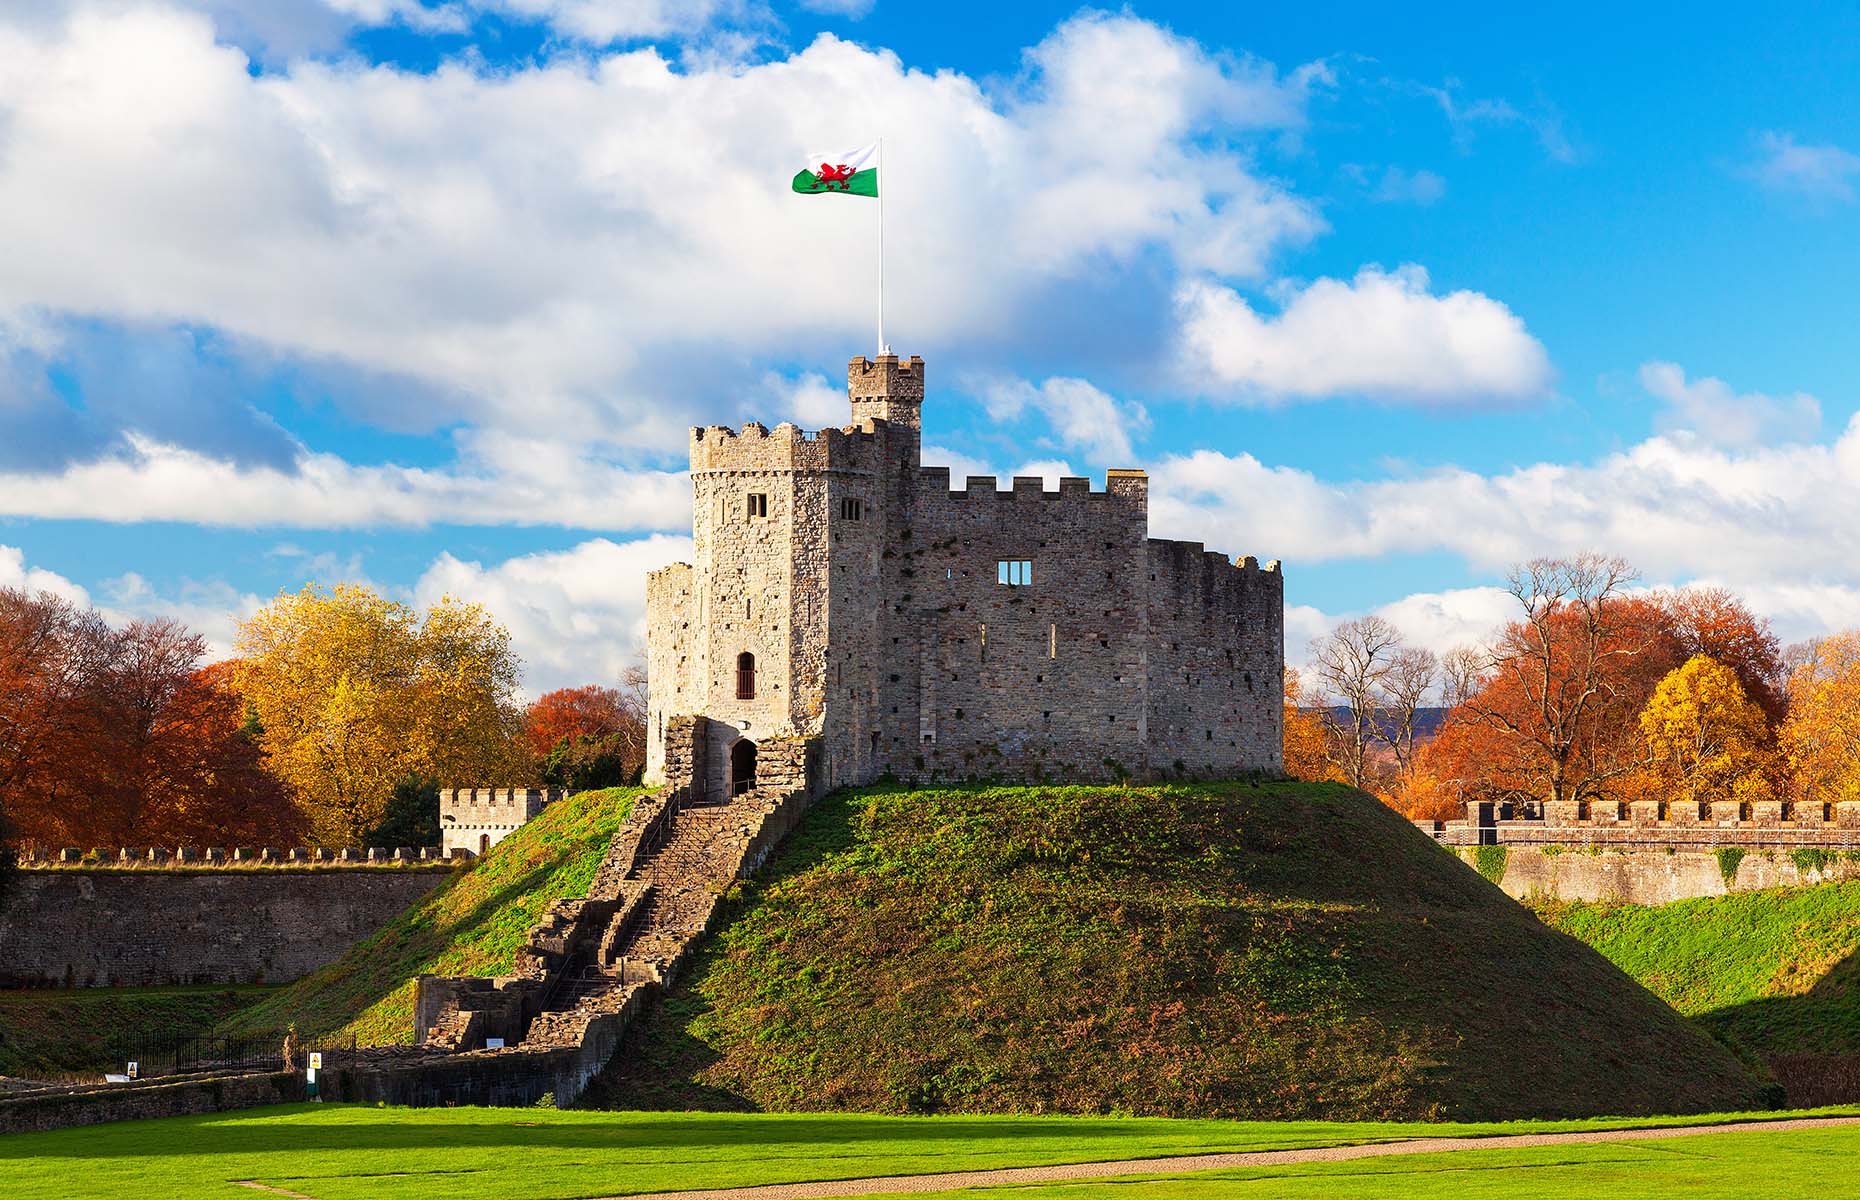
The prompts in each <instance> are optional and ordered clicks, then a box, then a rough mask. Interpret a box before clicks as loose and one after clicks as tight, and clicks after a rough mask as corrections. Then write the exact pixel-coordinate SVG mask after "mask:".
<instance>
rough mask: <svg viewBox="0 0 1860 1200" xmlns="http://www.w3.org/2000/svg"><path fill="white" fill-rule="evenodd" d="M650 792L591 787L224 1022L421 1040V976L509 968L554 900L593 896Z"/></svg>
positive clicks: (255, 1028) (313, 1033)
mask: <svg viewBox="0 0 1860 1200" xmlns="http://www.w3.org/2000/svg"><path fill="white" fill-rule="evenodd" d="M639 794H640V792H639V790H638V789H636V788H609V789H607V790H605V791H598V792H581V793H578V794H576V795H573V796H570V797H568V798H567V799H564V800H559V801H557V802H556V803H554V804H552V805H550V806H549V807H548V808H546V809H544V810H543V811H542V813H541V814H540V815H539V816H538V817H537V818H536V819H535V820H533V821H531V822H530V823H529V824H527V825H525V826H523V828H521V829H519V830H517V832H515V833H513V834H511V835H510V836H509V837H507V838H505V839H504V840H503V841H501V842H499V843H498V844H497V845H496V846H494V847H492V848H491V852H490V853H489V854H487V855H485V856H484V858H482V859H481V860H479V861H478V862H476V863H474V864H473V865H472V866H471V868H470V869H469V870H466V871H462V872H460V873H459V874H458V875H456V876H454V877H453V878H452V879H450V880H448V881H447V882H446V883H444V884H442V885H440V887H438V888H437V889H435V890H434V891H433V892H432V893H431V894H429V895H428V896H426V898H424V899H423V900H421V901H420V902H419V903H417V904H415V905H413V906H412V907H411V908H409V909H408V910H407V911H406V912H404V913H402V914H401V915H400V916H399V917H397V918H395V919H394V920H393V921H390V922H388V924H387V925H385V926H383V927H382V928H381V929H380V930H378V931H377V932H376V933H375V934H374V935H373V936H372V937H369V938H367V939H366V940H364V941H361V942H357V943H356V944H355V945H354V946H351V947H350V948H349V950H348V952H347V953H345V954H344V955H343V956H342V957H341V958H339V959H337V960H336V961H335V962H333V963H331V964H329V965H328V966H327V967H324V968H323V969H322V970H320V971H317V972H315V973H314V974H311V975H306V976H305V977H304V978H302V979H300V980H298V981H297V982H296V983H293V984H291V985H290V986H289V987H285V988H282V989H280V990H279V991H278V992H277V993H276V994H275V995H272V996H270V997H268V998H266V999H265V1000H263V1001H262V1002H260V1003H258V1004H256V1005H253V1006H252V1007H250V1008H248V1009H245V1010H243V1011H242V1012H240V1013H239V1014H238V1015H237V1016H236V1017H234V1018H232V1019H231V1020H230V1021H228V1022H226V1024H225V1025H223V1026H222V1028H221V1032H224V1033H229V1034H239V1033H247V1032H262V1031H270V1030H276V1029H282V1028H284V1027H285V1026H286V1025H288V1024H291V1023H293V1022H294V1023H295V1024H296V1025H297V1029H298V1032H299V1033H300V1034H302V1035H304V1036H306V1037H315V1038H321V1037H325V1036H329V1037H332V1038H340V1037H348V1036H349V1035H350V1034H353V1035H355V1037H356V1039H357V1041H358V1042H359V1043H360V1044H361V1045H364V1046H370V1045H382V1044H386V1043H391V1042H407V1041H411V1040H412V1038H413V996H414V976H416V975H420V974H431V975H498V974H503V973H506V972H508V971H509V970H510V969H511V967H512V965H513V964H514V962H515V959H516V953H517V950H518V948H519V947H521V946H522V945H523V944H524V942H525V940H526V939H527V938H528V936H529V933H530V930H531V929H532V928H533V927H534V926H535V925H536V922H537V920H538V919H539V918H540V917H541V915H542V911H543V909H544V908H545V907H546V906H547V905H548V904H549V902H550V901H552V900H556V899H559V898H561V897H564V896H585V895H587V894H588V885H589V884H590V883H591V882H592V881H593V879H594V872H595V870H596V869H597V868H598V867H599V866H600V864H601V858H602V856H603V855H604V854H605V853H606V850H607V843H608V841H609V840H610V839H611V838H612V837H613V835H614V831H615V830H616V829H618V828H619V827H620V824H621V822H623V821H624V820H626V815H627V813H629V812H630V811H632V808H633V801H634V799H635V798H636V797H637V796H639Z"/></svg>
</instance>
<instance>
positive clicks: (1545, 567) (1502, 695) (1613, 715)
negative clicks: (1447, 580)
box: [1455, 554, 1670, 801]
mask: <svg viewBox="0 0 1860 1200" xmlns="http://www.w3.org/2000/svg"><path fill="white" fill-rule="evenodd" d="M1634 579H1635V574H1634V572H1633V570H1632V569H1631V568H1630V567H1629V566H1628V565H1627V563H1625V562H1623V561H1622V560H1621V559H1618V558H1608V557H1604V556H1602V555H1599V554H1583V555H1578V556H1577V557H1574V558H1567V559H1550V558H1543V559H1536V560H1534V561H1532V562H1529V563H1526V564H1524V565H1522V566H1520V567H1517V568H1514V569H1513V570H1512V571H1511V573H1510V575H1509V576H1508V577H1507V590H1508V591H1509V592H1510V593H1511V596H1512V598H1513V599H1514V600H1515V601H1516V602H1517V604H1518V607H1519V609H1520V610H1521V617H1520V619H1519V620H1517V621H1515V622H1513V623H1512V624H1511V625H1510V626H1508V627H1507V628H1506V629H1505V630H1504V631H1503V632H1502V633H1500V635H1499V636H1498V639H1497V641H1496V642H1495V643H1494V644H1493V646H1492V649H1491V652H1490V654H1489V656H1488V660H1487V672H1486V673H1487V674H1488V675H1489V678H1488V680H1487V682H1486V683H1485V684H1484V686H1483V687H1481V688H1480V689H1479V691H1478V692H1477V693H1475V694H1474V695H1472V696H1471V697H1469V698H1467V699H1466V700H1465V701H1464V702H1462V703H1461V704H1460V705H1459V706H1458V709H1456V713H1457V714H1458V715H1459V717H1460V719H1461V720H1460V724H1461V725H1462V726H1463V728H1462V729H1460V730H1457V731H1455V732H1456V736H1457V737H1458V738H1459V739H1460V740H1461V742H1462V744H1463V745H1465V746H1466V747H1467V748H1468V749H1474V748H1475V747H1476V746H1477V745H1478V743H1479V742H1480V741H1485V742H1486V743H1488V744H1489V745H1490V746H1491V749H1492V751H1493V753H1492V754H1491V756H1490V757H1491V761H1492V764H1493V766H1494V767H1495V768H1496V770H1495V771H1493V772H1488V773H1487V774H1486V777H1485V779H1484V780H1483V782H1485V783H1487V784H1488V785H1491V786H1493V787H1495V788H1496V789H1497V790H1500V791H1507V792H1512V793H1514V794H1522V795H1525V796H1534V797H1536V798H1539V799H1543V800H1551V801H1563V800H1585V799H1589V798H1591V797H1593V796H1597V795H1600V794H1602V790H1603V789H1604V788H1605V787H1606V786H1607V785H1608V784H1609V783H1610V782H1611V781H1613V780H1616V779H1618V778H1620V777H1622V776H1624V775H1626V774H1628V773H1630V772H1632V771H1633V770H1635V768H1636V767H1637V766H1638V764H1639V761H1640V755H1639V744H1638V738H1637V737H1636V736H1635V732H1636V731H1635V730H1634V717H1635V715H1636V714H1638V712H1639V710H1640V708H1641V706H1642V704H1643V703H1644V701H1645V697H1646V696H1647V694H1648V693H1649V692H1650V691H1651V688H1652V683H1651V682H1649V681H1648V680H1647V674H1648V672H1647V665H1648V664H1649V663H1650V662H1660V663H1662V666H1661V670H1662V671H1663V670H1664V665H1663V659H1662V654H1663V653H1666V654H1670V649H1668V647H1669V646H1670V637H1669V635H1668V632H1667V627H1666V623H1665V621H1664V620H1663V619H1662V617H1661V614H1660V611H1659V609H1658V608H1657V606H1654V605H1652V604H1649V603H1648V602H1646V601H1641V600H1635V599H1632V598H1630V597H1628V596H1627V595H1625V594H1624V592H1625V590H1626V589H1627V587H1628V586H1629V585H1630V584H1632V583H1633V581H1634ZM1654 678H1655V679H1656V680H1657V678H1658V676H1657V675H1655V676H1654ZM1481 734H1483V735H1488V736H1485V737H1483V738H1481V737H1480V736H1479V735H1481Z"/></svg>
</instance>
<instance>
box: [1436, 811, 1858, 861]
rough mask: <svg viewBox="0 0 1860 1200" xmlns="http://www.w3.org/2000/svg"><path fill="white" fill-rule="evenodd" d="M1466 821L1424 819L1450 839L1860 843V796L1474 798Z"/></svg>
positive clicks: (1476, 842) (1459, 842)
mask: <svg viewBox="0 0 1860 1200" xmlns="http://www.w3.org/2000/svg"><path fill="white" fill-rule="evenodd" d="M1466 812H1467V816H1466V819H1465V820H1463V821H1423V822H1420V823H1419V824H1420V826H1421V828H1422V830H1423V831H1424V832H1426V833H1428V834H1430V835H1431V836H1433V838H1434V839H1435V840H1436V841H1440V842H1443V843H1445V844H1447V845H1449V846H1493V845H1555V846H1591V845H1595V846H1607V847H1622V848H1637V847H1666V846H1673V847H1703V848H1715V847H1719V846H1742V847H1748V848H1762V847H1782V848H1790V847H1822V848H1830V847H1831V848H1838V849H1850V848H1851V849H1860V801H1841V802H1839V803H1833V804H1829V803H1812V804H1811V803H1789V804H1784V803H1783V802H1781V801H1773V802H1770V803H1764V804H1753V805H1738V804H1678V803H1660V802H1655V801H1644V802H1636V803H1633V804H1622V803H1619V802H1613V803H1604V802H1602V801H1596V802H1594V803H1584V804H1580V805H1578V804H1577V803H1576V802H1574V801H1567V802H1561V803H1551V804H1538V803H1532V804H1531V805H1529V806H1526V807H1525V808H1523V809H1522V810H1517V809H1513V808H1512V806H1511V805H1509V804H1506V805H1496V804H1493V803H1490V802H1487V801H1477V802H1475V801H1468V802H1467V805H1466Z"/></svg>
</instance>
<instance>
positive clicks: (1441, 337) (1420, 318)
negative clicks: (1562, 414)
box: [1177, 264, 1551, 404]
mask: <svg viewBox="0 0 1860 1200" xmlns="http://www.w3.org/2000/svg"><path fill="white" fill-rule="evenodd" d="M1177 306H1178V309H1179V312H1180V316H1181V321H1182V333H1183V343H1184V346H1183V355H1184V357H1185V361H1186V362H1187V363H1188V364H1191V365H1190V366H1189V367H1188V368H1186V369H1187V371H1188V377H1189V379H1191V380H1192V379H1195V378H1197V377H1200V378H1203V379H1205V378H1207V377H1209V376H1211V377H1212V379H1213V380H1214V382H1215V384H1216V385H1217V386H1218V388H1219V389H1227V390H1232V391H1234V392H1236V393H1238V394H1241V395H1245V396H1251V397H1256V398H1259V399H1263V400H1275V399H1294V398H1310V397H1317V396H1329V395H1339V394H1343V395H1361V396H1371V397H1376V398H1380V399H1387V400H1400V401H1408V402H1415V403H1423V404H1478V403H1482V402H1492V401H1499V402H1507V403H1511V402H1516V401H1519V400H1522V399H1528V398H1531V397H1535V396H1538V395H1541V394H1542V393H1543V392H1544V391H1545V389H1547V388H1548V387H1549V384H1550V377H1551V371H1550V361H1549V356H1548V355H1547V354H1546V353H1545V351H1544V348H1543V346H1542V344H1541V343H1539V342H1538V341H1537V339H1536V338H1534V337H1532V336H1531V335H1530V333H1529V332H1527V331H1526V330H1525V328H1524V322H1523V321H1521V320H1519V319H1518V317H1517V316H1516V315H1515V314H1514V313H1512V311H1511V310H1510V309H1509V308H1506V307H1505V306H1504V305H1503V304H1501V303H1500V302H1498V301H1497V300H1494V299H1492V298H1491V297H1489V296H1484V295H1481V294H1480V293H1478V292H1472V291H1457V292H1450V293H1448V294H1447V295H1444V296H1437V295H1434V294H1433V293H1431V292H1430V291H1429V290H1428V278H1427V272H1426V271H1425V270H1423V269H1422V268H1420V267H1418V266H1414V265H1412V264H1410V265H1407V266H1402V267H1398V268H1397V269H1395V270H1394V271H1384V270H1382V269H1381V268H1379V267H1373V266H1370V267H1364V268H1363V269H1362V270H1360V271H1358V272H1357V274H1356V278H1355V279H1353V280H1350V281H1348V282H1346V281H1344V280H1340V279H1319V280H1318V281H1317V282H1315V283H1313V284H1311V285H1310V286H1308V287H1306V288H1304V289H1302V290H1300V291H1295V292H1292V293H1291V294H1290V295H1288V296H1287V297H1285V298H1284V301H1283V303H1282V305H1281V307H1280V311H1279V313H1278V314H1277V315H1276V316H1263V315H1261V314H1260V313H1258V312H1256V311H1254V309H1253V308H1252V306H1250V305H1249V304H1248V303H1247V302H1246V300H1244V299H1243V298H1242V297H1241V296H1240V295H1239V293H1237V292H1235V291H1233V290H1232V289H1230V288H1226V287H1222V286H1220V285H1218V284H1214V283H1209V282H1194V283H1189V284H1187V285H1185V286H1184V287H1183V288H1182V290H1181V292H1180V293H1179V294H1178V296H1177ZM1204 386H1205V384H1204Z"/></svg>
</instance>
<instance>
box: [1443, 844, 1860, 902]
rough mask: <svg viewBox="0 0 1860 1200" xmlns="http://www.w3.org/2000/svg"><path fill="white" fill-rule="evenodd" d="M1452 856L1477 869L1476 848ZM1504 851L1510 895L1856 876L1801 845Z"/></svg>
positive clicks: (1660, 890)
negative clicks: (1725, 853)
mask: <svg viewBox="0 0 1860 1200" xmlns="http://www.w3.org/2000/svg"><path fill="white" fill-rule="evenodd" d="M1727 849H1731V848H1728V847H1727ZM1458 853H1459V855H1460V857H1461V858H1463V859H1465V860H1466V861H1467V862H1468V863H1469V864H1470V865H1472V866H1474V867H1477V866H1478V863H1477V861H1476V856H1477V854H1478V853H1479V852H1478V851H1477V850H1476V849H1473V848H1471V847H1467V848H1463V849H1460V850H1459V851H1458ZM1487 853H1490V851H1489V850H1488V851H1487ZM1504 855H1505V863H1504V871H1503V873H1502V874H1501V875H1500V877H1499V879H1498V881H1497V882H1498V886H1499V887H1500V888H1502V889H1503V890H1504V892H1505V894H1506V895H1508V896H1510V897H1512V898H1513V899H1515V900H1528V899H1532V898H1541V899H1551V900H1583V901H1588V902H1590V903H1599V904H1670V903H1672V902H1673V901H1675V900H1691V899H1695V898H1697V897H1700V896H1723V895H1727V894H1729V893H1731V892H1753V891H1759V890H1761V889H1764V888H1777V887H1802V886H1806V885H1809V884H1815V883H1826V882H1829V881H1831V880H1837V879H1853V878H1856V877H1860V861H1855V860H1853V859H1849V858H1847V857H1845V855H1843V854H1841V853H1840V852H1833V853H1823V854H1812V855H1811V854H1803V852H1802V851H1801V850H1800V849H1798V850H1786V849H1782V848H1774V849H1768V850H1764V849H1757V850H1737V849H1732V855H1733V857H1728V858H1727V857H1720V855H1719V853H1718V852H1717V851H1715V850H1701V849H1685V850H1682V849H1679V848H1677V847H1644V846H1643V847H1634V846H1611V847H1603V846H1599V845H1598V846H1592V847H1585V848H1581V849H1574V848H1565V847H1557V846H1534V845H1516V846H1507V847H1505V849H1504ZM1798 858H1799V859H1801V861H1800V862H1798V861H1797V860H1798ZM1727 866H1728V867H1729V868H1730V875H1729V877H1728V878H1727V877H1726V874H1725V869H1726V867H1727Z"/></svg>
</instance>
